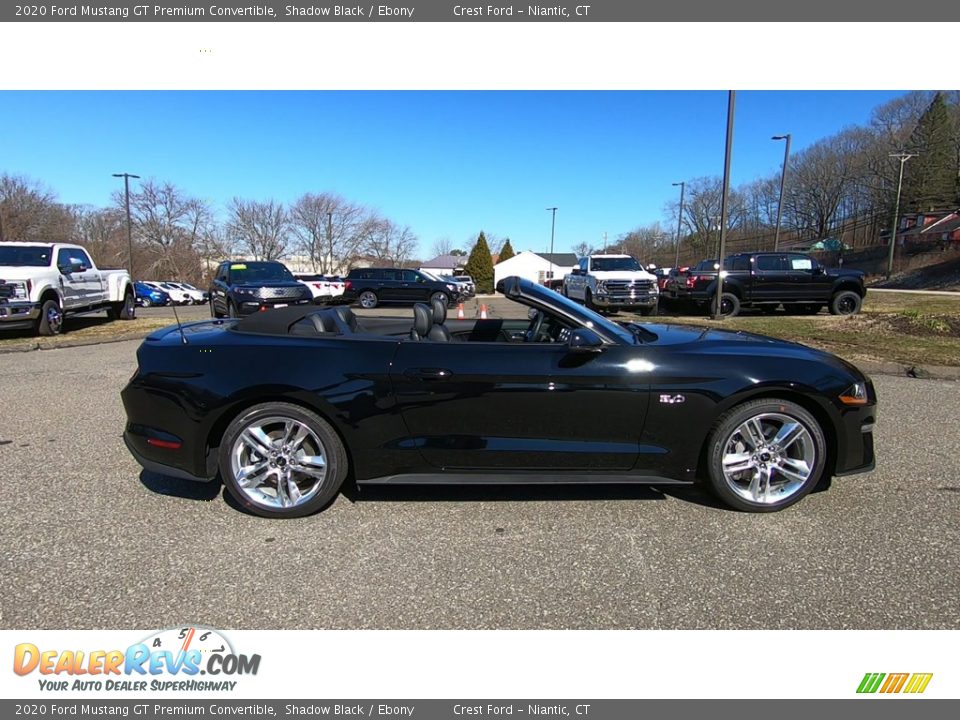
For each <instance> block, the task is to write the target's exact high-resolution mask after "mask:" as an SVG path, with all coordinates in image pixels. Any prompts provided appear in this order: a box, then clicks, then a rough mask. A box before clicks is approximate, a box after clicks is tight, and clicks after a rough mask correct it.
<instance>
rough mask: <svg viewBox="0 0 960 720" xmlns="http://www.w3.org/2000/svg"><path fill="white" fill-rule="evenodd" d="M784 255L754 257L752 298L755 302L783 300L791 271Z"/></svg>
mask: <svg viewBox="0 0 960 720" xmlns="http://www.w3.org/2000/svg"><path fill="white" fill-rule="evenodd" d="M787 267H788V266H787V258H786V256H784V255H757V256H756V257H755V258H754V265H753V272H752V279H753V283H752V285H753V287H752V290H751V292H750V299H751V300H753V301H755V302H775V301H778V300H783V293H784V291H785V288H786V287H787V286H788V285H789V278H790V273H789V272H788V270H787Z"/></svg>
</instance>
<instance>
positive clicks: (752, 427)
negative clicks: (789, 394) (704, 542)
mask: <svg viewBox="0 0 960 720" xmlns="http://www.w3.org/2000/svg"><path fill="white" fill-rule="evenodd" d="M709 443H710V444H709V446H708V448H707V462H708V468H707V470H708V472H709V477H710V483H711V485H712V486H713V490H714V492H715V493H716V494H717V495H718V496H719V497H720V499H721V500H723V501H724V502H725V503H727V504H728V505H730V506H731V507H733V508H735V509H737V510H743V511H746V512H774V511H776V510H782V509H783V508H786V507H789V506H790V505H793V504H794V503H796V502H799V501H800V500H801V499H802V498H803V497H804V496H805V495H806V494H807V493H809V492H810V491H811V490H812V489H813V488H814V487H816V485H817V483H818V482H819V481H820V476H821V475H822V474H823V469H824V466H825V464H826V452H827V443H826V439H825V438H824V435H823V430H822V429H821V427H820V424H819V423H818V422H817V420H816V418H814V417H813V415H811V414H810V413H809V412H807V410H805V409H804V408H803V407H801V406H800V405H798V404H796V403H793V402H790V401H787V400H778V399H774V398H768V399H762V400H753V401H751V402H747V403H744V404H743V405H739V406H737V407H735V408H733V409H732V410H730V411H729V412H727V413H726V414H725V415H723V416H722V417H721V418H720V419H719V420H718V422H717V425H716V427H715V428H714V431H713V432H712V433H711V436H710V441H709Z"/></svg>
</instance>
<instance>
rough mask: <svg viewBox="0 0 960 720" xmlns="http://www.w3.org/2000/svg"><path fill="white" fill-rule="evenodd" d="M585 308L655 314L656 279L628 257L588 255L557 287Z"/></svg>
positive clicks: (657, 298)
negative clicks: (623, 309)
mask: <svg viewBox="0 0 960 720" xmlns="http://www.w3.org/2000/svg"><path fill="white" fill-rule="evenodd" d="M559 290H560V292H561V293H562V294H563V295H565V296H566V297H568V298H571V299H573V300H579V301H580V302H582V303H583V304H584V305H586V306H587V307H588V308H591V309H604V310H610V311H612V312H616V311H617V310H619V309H621V308H626V309H630V310H637V311H639V312H640V313H642V314H644V315H656V314H657V305H658V301H659V296H660V291H659V290H658V289H657V279H656V277H654V276H653V275H652V274H651V273H649V272H647V271H646V270H644V269H643V266H642V265H641V264H640V263H639V261H638V260H637V259H636V258H634V257H631V256H630V255H590V256H589V257H583V258H580V262H579V264H578V266H577V267H575V268H574V269H573V270H572V271H571V272H570V273H569V274H567V275H565V276H564V278H563V283H562V284H561V287H560V288H559Z"/></svg>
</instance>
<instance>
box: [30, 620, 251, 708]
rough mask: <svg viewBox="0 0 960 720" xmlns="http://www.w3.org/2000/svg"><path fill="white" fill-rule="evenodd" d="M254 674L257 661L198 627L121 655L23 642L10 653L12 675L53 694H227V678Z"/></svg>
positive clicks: (161, 635)
mask: <svg viewBox="0 0 960 720" xmlns="http://www.w3.org/2000/svg"><path fill="white" fill-rule="evenodd" d="M259 669H260V655H258V654H254V655H246V654H242V653H237V652H236V651H235V650H234V649H233V645H232V644H231V643H230V641H229V640H227V638H226V637H224V635H223V633H221V632H219V631H217V630H214V629H212V628H205V627H200V626H191V627H180V628H173V629H170V630H162V631H160V632H158V633H154V634H153V635H150V636H149V637H147V638H144V639H143V640H141V641H139V642H135V643H133V644H132V645H130V646H128V647H127V648H126V649H125V650H101V649H93V650H76V649H62V650H61V649H49V648H41V647H38V646H36V645H34V644H33V643H29V642H26V643H20V644H18V645H17V646H16V647H15V648H14V652H13V671H14V673H16V674H17V675H20V676H22V677H27V676H31V675H34V674H36V675H38V676H39V677H37V682H38V683H39V686H40V689H41V690H45V691H54V692H55V691H73V690H109V691H120V692H123V691H133V692H140V691H145V690H171V691H177V692H182V691H192V690H200V691H205V692H209V691H226V692H229V691H232V690H234V689H235V688H236V686H237V682H238V681H237V680H235V679H233V678H235V677H238V676H244V675H256V674H257V671H258V670H259ZM200 676H203V677H202V679H201V677H200Z"/></svg>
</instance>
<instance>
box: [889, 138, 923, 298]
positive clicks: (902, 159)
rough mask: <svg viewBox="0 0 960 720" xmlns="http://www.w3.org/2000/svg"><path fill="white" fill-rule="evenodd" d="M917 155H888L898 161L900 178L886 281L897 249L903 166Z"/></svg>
mask: <svg viewBox="0 0 960 720" xmlns="http://www.w3.org/2000/svg"><path fill="white" fill-rule="evenodd" d="M916 156H917V153H905V152H899V153H890V157H892V158H897V160H899V161H900V176H899V178H897V201H896V202H895V203H894V205H893V226H892V227H891V228H890V251H889V253H888V255H887V279H888V280H889V279H890V276H891V275H893V253H894V250H895V249H896V247H897V222H898V220H899V218H898V217H897V216H898V215H899V214H900V191H901V190H902V189H903V166H904V165H905V164H906V162H907V160H909V159H910V158H912V157H916Z"/></svg>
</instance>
